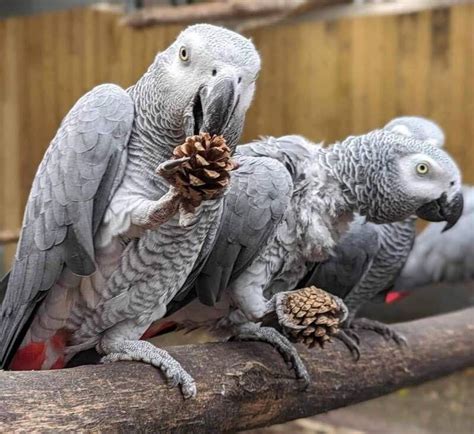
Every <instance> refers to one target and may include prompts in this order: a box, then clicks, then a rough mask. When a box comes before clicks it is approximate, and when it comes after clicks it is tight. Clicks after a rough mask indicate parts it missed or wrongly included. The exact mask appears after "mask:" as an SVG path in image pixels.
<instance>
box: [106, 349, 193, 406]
mask: <svg viewBox="0 0 474 434" xmlns="http://www.w3.org/2000/svg"><path fill="white" fill-rule="evenodd" d="M99 350H101V351H103V350H104V348H101V349H99ZM106 352H107V355H106V356H105V357H103V358H102V363H112V362H118V361H136V362H145V363H149V364H150V365H152V366H155V367H156V368H158V369H159V370H160V371H161V372H162V373H163V375H164V376H165V377H166V379H167V380H168V383H169V384H170V385H171V386H172V387H176V386H177V385H179V386H180V387H181V392H182V393H183V396H184V398H185V399H187V398H193V397H194V396H196V383H195V382H194V379H193V377H191V375H189V374H188V373H187V372H186V371H185V370H184V368H183V367H182V366H181V364H180V363H179V362H178V361H176V360H175V359H174V358H173V357H171V355H170V354H169V353H168V352H167V351H165V350H162V349H160V348H157V347H155V346H154V345H153V344H151V343H150V342H146V341H133V340H127V341H120V342H114V343H108V344H107V348H106Z"/></svg>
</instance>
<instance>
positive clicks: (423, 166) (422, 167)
mask: <svg viewBox="0 0 474 434" xmlns="http://www.w3.org/2000/svg"><path fill="white" fill-rule="evenodd" d="M429 170H430V168H429V166H428V164H427V163H418V164H417V165H416V172H417V173H418V174H419V175H426V174H427V173H428V172H429Z"/></svg>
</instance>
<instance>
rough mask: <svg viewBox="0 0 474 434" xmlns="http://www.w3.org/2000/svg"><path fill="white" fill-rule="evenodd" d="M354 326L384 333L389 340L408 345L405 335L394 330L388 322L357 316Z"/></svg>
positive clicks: (380, 333)
mask: <svg viewBox="0 0 474 434" xmlns="http://www.w3.org/2000/svg"><path fill="white" fill-rule="evenodd" d="M352 327H353V328H354V329H356V330H371V331H373V332H375V333H378V334H379V335H382V336H383V337H384V338H385V339H386V340H387V341H390V340H393V341H394V342H395V343H396V344H397V345H399V346H407V345H408V343H407V340H406V338H405V336H403V335H402V334H400V333H398V332H396V331H395V330H393V329H392V328H391V327H390V326H388V325H387V324H384V323H381V322H379V321H376V320H372V319H367V318H357V319H356V320H354V321H353V323H352Z"/></svg>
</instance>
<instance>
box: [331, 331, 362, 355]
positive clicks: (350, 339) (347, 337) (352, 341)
mask: <svg viewBox="0 0 474 434" xmlns="http://www.w3.org/2000/svg"><path fill="white" fill-rule="evenodd" d="M334 337H335V338H336V339H339V340H340V341H341V342H342V343H343V344H344V345H345V346H346V347H347V348H348V349H349V351H350V352H351V354H352V357H353V358H354V361H356V362H357V361H359V359H360V346H359V344H360V338H359V336H358V335H357V333H355V332H354V331H353V330H351V329H341V330H340V331H339V333H338V334H337V335H335V336H334Z"/></svg>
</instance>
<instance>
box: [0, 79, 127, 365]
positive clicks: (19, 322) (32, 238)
mask: <svg viewBox="0 0 474 434" xmlns="http://www.w3.org/2000/svg"><path fill="white" fill-rule="evenodd" d="M133 117H134V105H133V101H132V99H131V98H130V96H128V94H127V93H126V92H125V91H124V90H123V89H121V88H120V87H118V86H116V85H112V84H106V85H101V86H98V87H96V88H94V89H93V90H91V91H90V92H89V93H87V94H86V95H84V96H83V97H82V98H80V99H79V101H78V102H77V103H76V104H75V105H74V107H73V108H72V109H71V111H70V112H69V113H68V114H67V115H66V117H65V118H64V120H63V122H62V124H61V126H60V128H59V130H58V132H57V134H56V136H55V137H54V139H53V140H52V142H51V144H50V146H49V148H48V150H47V151H46V153H45V156H44V158H43V161H42V162H41V164H40V166H39V168H38V172H37V174H36V177H35V179H34V181H33V185H32V187H31V192H30V195H29V198H28V202H27V204H26V210H25V215H24V220H23V226H22V230H21V236H20V241H19V244H18V248H17V252H16V257H15V261H14V263H13V267H12V270H11V272H10V274H9V275H7V276H6V277H5V278H4V280H2V283H1V284H0V291H2V290H3V292H4V295H3V296H2V295H0V300H1V299H2V298H3V302H2V306H1V312H0V321H1V322H0V367H1V368H4V367H6V366H7V365H8V363H9V359H10V357H11V356H12V355H13V352H14V349H15V346H16V344H19V343H20V342H21V339H22V333H24V332H26V327H25V326H27V325H28V323H29V321H30V319H31V318H32V316H33V314H34V312H35V309H36V308H37V306H38V305H39V303H40V301H41V300H42V299H43V298H44V296H45V295H46V293H47V291H48V290H49V289H50V288H51V287H52V286H53V285H54V283H55V282H56V281H57V279H58V277H59V275H60V273H61V272H62V270H63V269H64V267H67V268H68V269H69V270H70V271H72V272H73V273H74V274H76V275H79V276H87V275H90V274H92V273H93V272H94V271H95V262H94V235H95V233H96V232H97V229H98V227H99V224H100V222H101V220H102V218H103V215H104V212H105V209H106V207H107V205H108V203H109V201H110V198H111V196H112V194H113V192H114V191H115V189H116V188H117V186H118V184H119V182H120V180H121V179H122V177H123V172H124V168H125V165H126V147H127V144H128V139H129V137H130V132H131V129H132V124H133ZM6 282H8V283H6Z"/></svg>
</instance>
